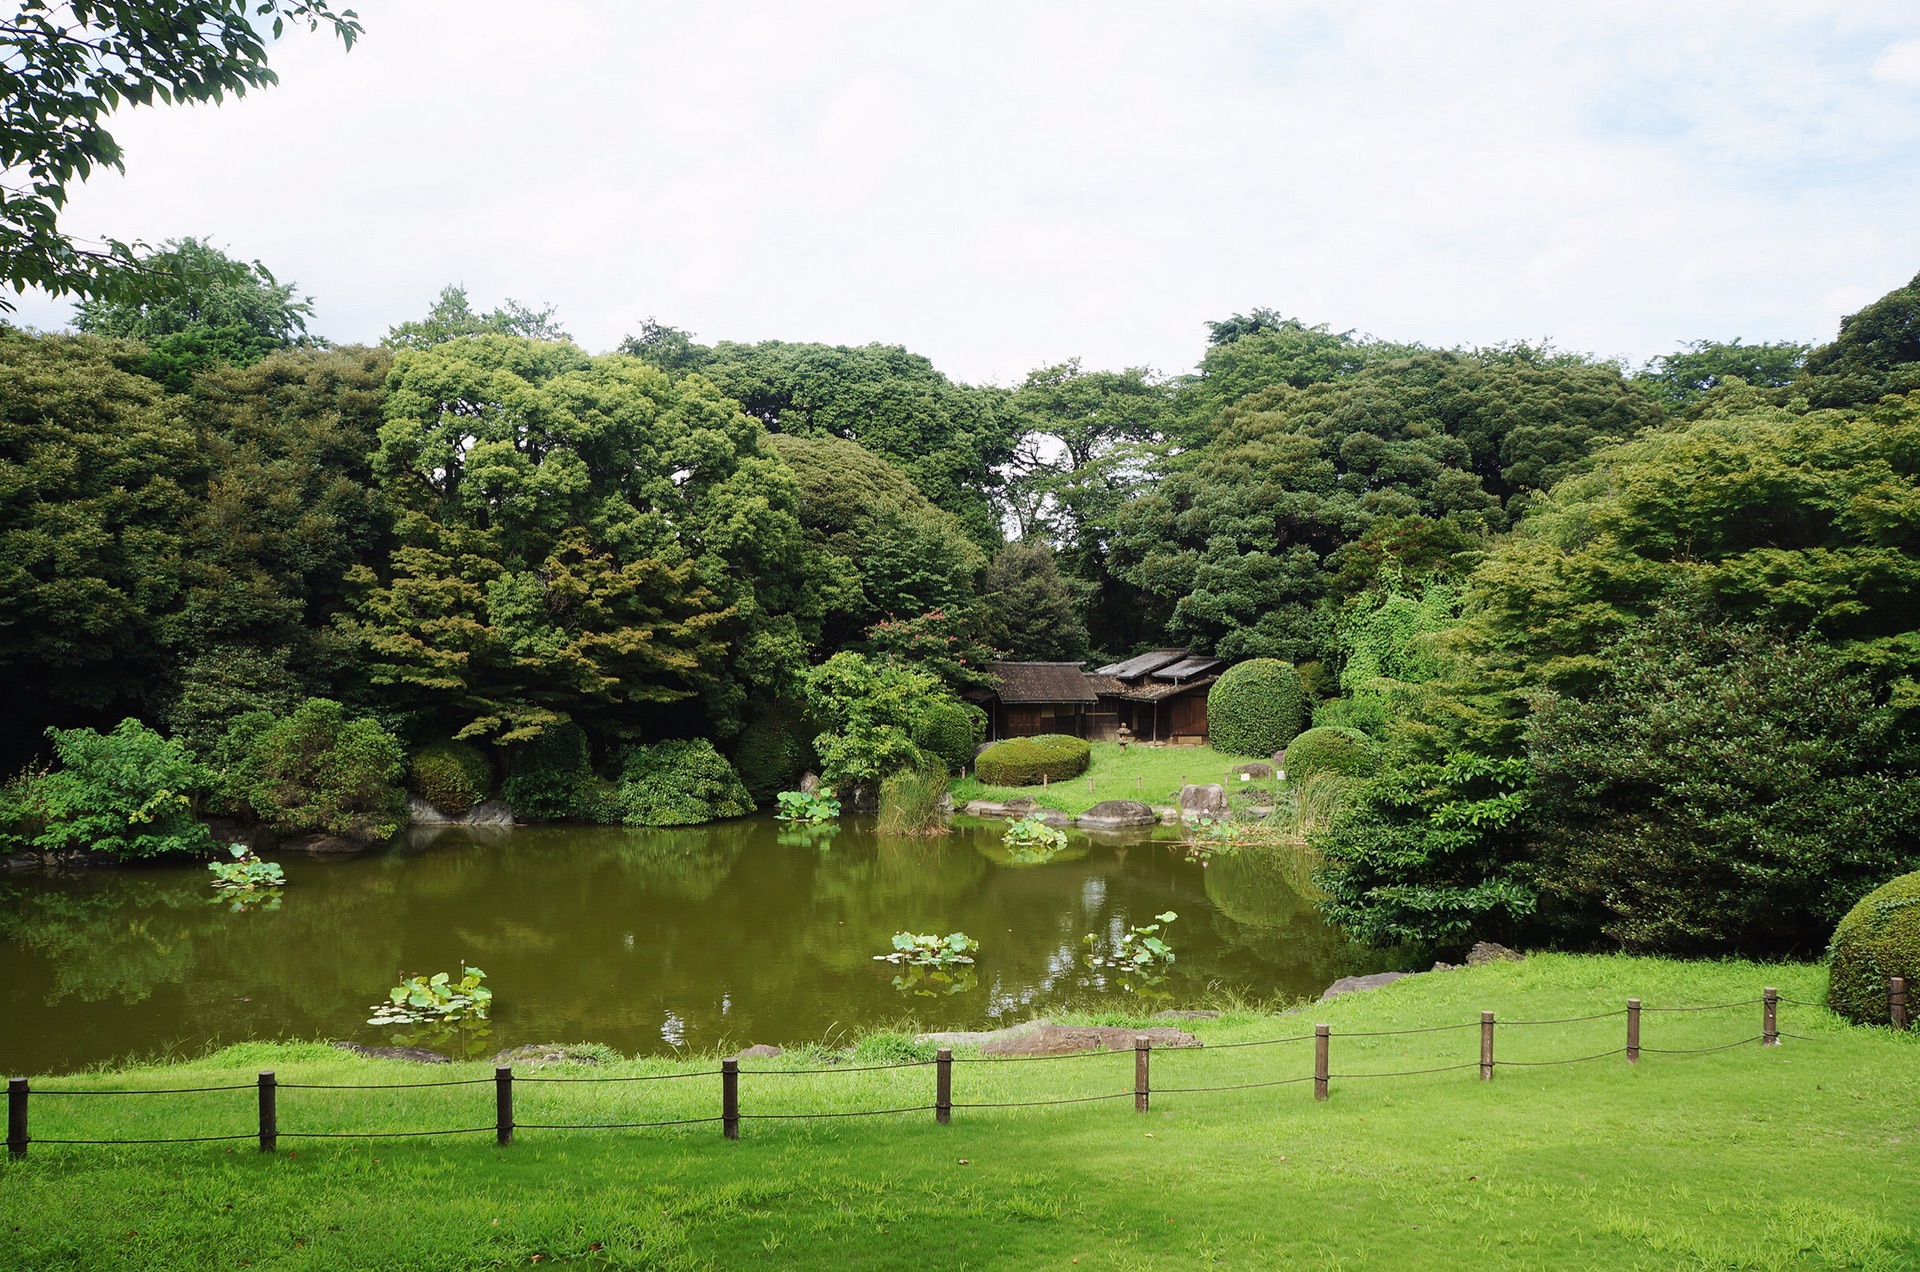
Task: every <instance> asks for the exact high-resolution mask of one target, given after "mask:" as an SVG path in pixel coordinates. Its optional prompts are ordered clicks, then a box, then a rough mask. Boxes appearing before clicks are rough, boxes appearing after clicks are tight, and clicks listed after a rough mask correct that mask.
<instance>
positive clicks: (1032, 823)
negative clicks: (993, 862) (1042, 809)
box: [1000, 813, 1067, 865]
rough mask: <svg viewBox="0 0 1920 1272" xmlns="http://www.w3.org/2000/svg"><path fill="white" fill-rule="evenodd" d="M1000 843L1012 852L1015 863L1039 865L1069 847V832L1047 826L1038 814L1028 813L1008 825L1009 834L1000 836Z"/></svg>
mask: <svg viewBox="0 0 1920 1272" xmlns="http://www.w3.org/2000/svg"><path fill="white" fill-rule="evenodd" d="M1000 842H1001V843H1003V844H1005V845H1006V846H1007V847H1008V848H1009V849H1011V850H1012V851H1011V853H1010V854H1009V855H1011V856H1012V858H1013V859H1014V860H1015V861H1017V862H1020V863H1021V864H1023V865H1027V864H1037V863H1040V862H1044V861H1047V860H1049V859H1050V858H1052V856H1053V854H1054V853H1056V852H1059V851H1060V850H1061V849H1062V848H1065V847H1066V846H1067V832H1066V831H1064V830H1061V829H1060V828H1059V827H1057V826H1049V825H1047V823H1046V822H1044V821H1042V820H1041V818H1040V814H1038V813H1028V814H1027V815H1026V816H1025V817H1022V818H1020V819H1019V820H1018V821H1014V822H1009V823H1008V824H1007V832H1006V833H1005V834H1004V835H1002V836H1000Z"/></svg>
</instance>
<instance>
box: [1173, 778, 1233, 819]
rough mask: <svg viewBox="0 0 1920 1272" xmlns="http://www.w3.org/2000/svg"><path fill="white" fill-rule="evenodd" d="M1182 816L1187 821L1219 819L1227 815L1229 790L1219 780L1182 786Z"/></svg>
mask: <svg viewBox="0 0 1920 1272" xmlns="http://www.w3.org/2000/svg"><path fill="white" fill-rule="evenodd" d="M1180 816H1181V817H1183V818H1185V819H1186V820H1187V821H1192V820H1193V819H1194V818H1196V817H1211V818H1213V819H1214V820H1215V821H1219V820H1221V819H1222V818H1224V817H1226V816H1227V791H1226V788H1225V787H1223V786H1221V785H1220V784H1219V783H1218V782H1215V783H1213V784H1212V785H1209V786H1182V787H1181V788H1180Z"/></svg>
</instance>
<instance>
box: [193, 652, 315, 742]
mask: <svg viewBox="0 0 1920 1272" xmlns="http://www.w3.org/2000/svg"><path fill="white" fill-rule="evenodd" d="M292 659H293V651H292V650H291V649H288V648H286V647H285V646H282V647H280V648H277V649H257V648H255V647H253V646H251V645H215V646H214V647H213V648H212V649H209V650H206V651H204V652H202V653H200V654H197V655H195V656H194V657H193V658H192V659H190V660H189V661H188V662H187V663H186V665H185V666H183V667H182V668H181V669H180V679H179V691H178V693H177V694H176V695H175V696H174V699H173V701H172V702H171V703H169V704H168V706H167V714H166V726H167V732H168V734H169V735H170V736H171V737H172V738H173V740H174V741H176V742H179V743H181V744H183V745H185V746H186V748H187V749H188V750H190V751H192V752H193V754H194V755H196V756H198V757H199V758H201V759H203V760H204V759H207V758H208V757H209V755H210V753H211V752H213V751H214V750H216V749H217V748H218V747H219V745H220V739H221V738H222V737H223V736H225V734H226V731H227V726H228V725H229V724H231V723H232V722H233V721H234V720H235V719H237V718H238V717H240V716H242V715H245V714H247V713H248V712H250V711H267V712H275V713H278V714H281V715H284V714H286V713H287V712H289V711H291V710H293V706H294V704H295V703H296V702H299V701H300V699H301V697H302V696H303V695H302V694H301V692H300V679H299V677H298V676H296V675H294V673H293V669H292V666H291V662H292Z"/></svg>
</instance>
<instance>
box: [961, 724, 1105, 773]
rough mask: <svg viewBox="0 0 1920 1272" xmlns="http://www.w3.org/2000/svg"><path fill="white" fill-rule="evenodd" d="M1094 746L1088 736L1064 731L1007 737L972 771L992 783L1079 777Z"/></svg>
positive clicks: (976, 761)
mask: <svg viewBox="0 0 1920 1272" xmlns="http://www.w3.org/2000/svg"><path fill="white" fill-rule="evenodd" d="M1092 758H1093V748H1092V747H1091V746H1089V745H1088V744H1087V742H1086V740H1085V739H1083V738H1075V737H1069V736H1068V735H1066V734H1064V733H1042V734H1040V735H1039V736H1038V737H1031V738H1008V739H1007V740H1006V741H1004V742H995V743H994V744H993V745H992V746H990V747H988V748H987V749H986V750H984V751H982V752H980V754H979V755H978V756H976V757H975V758H974V761H973V771H974V772H975V773H977V774H978V775H979V777H980V780H981V781H983V782H985V783H987V785H989V786H1038V785H1039V784H1040V779H1041V778H1042V777H1044V778H1046V779H1047V780H1048V781H1049V782H1060V781H1064V780H1066V779H1067V778H1069V777H1078V776H1080V774H1082V773H1084V772H1086V771H1087V765H1088V763H1089V762H1090V761H1091V760H1092Z"/></svg>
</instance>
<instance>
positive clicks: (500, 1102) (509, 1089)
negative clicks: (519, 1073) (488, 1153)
mask: <svg viewBox="0 0 1920 1272" xmlns="http://www.w3.org/2000/svg"><path fill="white" fill-rule="evenodd" d="M493 1142H494V1143H496V1144H498V1145H499V1146H500V1147H502V1148H505V1147H506V1146H507V1145H509V1144H511V1143H513V1069H512V1068H511V1067H510V1066H508V1065H504V1064H502V1065H496V1066H495V1067H494V1070H493Z"/></svg>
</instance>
